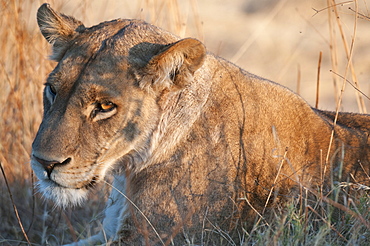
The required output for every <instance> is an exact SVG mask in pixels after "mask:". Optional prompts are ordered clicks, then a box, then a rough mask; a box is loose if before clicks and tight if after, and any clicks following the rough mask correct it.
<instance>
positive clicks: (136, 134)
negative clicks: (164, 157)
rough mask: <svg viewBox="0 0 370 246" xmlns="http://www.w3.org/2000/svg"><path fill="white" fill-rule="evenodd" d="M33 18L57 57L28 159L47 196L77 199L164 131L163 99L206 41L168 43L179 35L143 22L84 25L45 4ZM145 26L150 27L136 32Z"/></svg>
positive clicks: (145, 152) (193, 65)
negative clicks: (149, 33) (163, 32)
mask: <svg viewBox="0 0 370 246" xmlns="http://www.w3.org/2000/svg"><path fill="white" fill-rule="evenodd" d="M38 23H39V26H40V29H41V32H42V33H43V35H44V36H45V37H46V39H47V40H48V41H49V42H51V43H52V44H53V50H54V54H53V56H52V57H53V58H54V60H57V61H58V62H59V63H58V65H57V66H56V68H55V69H54V71H52V73H51V74H50V75H49V77H48V79H47V82H46V84H45V89H44V117H43V120H42V123H41V125H40V128H39V130H38V133H37V135H36V138H35V140H34V142H33V145H32V158H31V163H32V167H33V170H34V171H35V173H36V175H37V177H38V178H39V180H40V182H39V187H40V190H41V191H42V193H43V194H44V195H45V196H46V197H48V198H51V199H53V200H54V201H55V202H56V203H57V204H58V205H61V206H66V205H68V204H79V203H80V202H81V201H82V200H83V199H84V198H85V197H86V194H87V191H88V190H89V188H91V187H93V186H94V184H95V183H97V182H99V181H100V180H102V179H103V178H104V176H105V174H106V173H107V171H108V170H110V169H112V167H113V165H114V164H115V163H120V164H122V163H123V164H124V162H125V161H124V160H126V159H130V158H131V159H133V158H138V159H141V162H140V161H134V165H136V166H134V167H131V168H134V169H135V168H136V169H141V168H143V166H140V165H142V163H143V162H144V161H145V158H146V157H147V156H149V155H150V151H151V147H150V146H153V142H155V141H156V138H155V137H154V136H153V135H158V134H159V133H160V131H161V126H159V122H160V121H162V122H163V118H164V117H163V115H161V110H162V108H161V103H162V104H163V105H165V104H166V100H167V99H168V98H170V97H171V95H173V94H174V93H172V92H171V90H172V89H173V88H175V87H176V91H178V90H179V87H181V86H182V85H181V82H179V81H181V79H183V78H186V79H187V80H190V77H191V75H192V74H193V73H194V72H195V70H197V68H198V67H200V66H201V64H202V62H203V60H204V56H205V49H204V46H203V45H202V44H201V43H200V42H199V41H197V40H194V39H185V40H181V41H178V42H175V43H171V44H168V43H170V41H171V42H173V41H174V40H176V39H174V37H167V39H166V38H163V36H165V35H166V34H159V33H158V30H154V31H153V30H152V29H153V27H152V26H150V25H148V24H144V23H143V22H137V21H136V22H133V21H124V20H117V21H112V22H107V23H102V24H100V25H98V26H95V27H92V28H85V27H84V26H83V25H82V23H81V22H79V21H76V20H74V19H73V18H71V17H66V16H64V15H58V14H57V13H56V12H54V11H53V10H52V9H50V8H49V7H48V5H45V6H44V7H43V8H40V10H39V12H38ZM145 32H151V33H154V34H152V35H142V36H143V38H144V39H143V40H140V39H138V38H137V37H140V35H141V34H142V33H145ZM173 85H177V86H173ZM170 87H171V89H170ZM166 98H167V99H166ZM162 126H163V124H162ZM127 157H128V158H127Z"/></svg>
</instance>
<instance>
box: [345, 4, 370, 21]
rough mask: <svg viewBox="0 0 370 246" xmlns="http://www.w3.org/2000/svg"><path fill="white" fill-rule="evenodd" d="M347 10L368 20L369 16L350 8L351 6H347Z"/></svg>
mask: <svg viewBox="0 0 370 246" xmlns="http://www.w3.org/2000/svg"><path fill="white" fill-rule="evenodd" d="M348 9H349V10H351V11H353V12H354V13H356V14H357V15H359V16H360V17H362V18H364V19H366V20H370V17H369V16H366V15H364V14H361V13H359V12H357V11H356V10H354V9H352V8H351V7H348Z"/></svg>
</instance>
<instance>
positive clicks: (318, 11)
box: [312, 1, 353, 17]
mask: <svg viewBox="0 0 370 246" xmlns="http://www.w3.org/2000/svg"><path fill="white" fill-rule="evenodd" d="M352 2H353V1H346V2H341V3H336V4H333V5H330V6H328V7H326V8H323V9H319V10H317V9H315V8H312V9H313V10H314V11H315V12H316V13H315V14H314V15H313V16H312V17H314V16H315V15H317V14H318V13H320V12H322V11H324V10H326V9H330V8H333V7H335V6H337V5H344V4H349V3H352Z"/></svg>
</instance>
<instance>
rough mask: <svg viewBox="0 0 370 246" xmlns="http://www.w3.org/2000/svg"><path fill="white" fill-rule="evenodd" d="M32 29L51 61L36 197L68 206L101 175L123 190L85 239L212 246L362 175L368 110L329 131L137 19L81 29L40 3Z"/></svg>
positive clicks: (280, 97) (343, 118) (251, 80)
mask: <svg viewBox="0 0 370 246" xmlns="http://www.w3.org/2000/svg"><path fill="white" fill-rule="evenodd" d="M38 21H39V25H40V28H41V31H42V32H43V34H44V36H45V37H46V38H47V39H48V41H50V42H52V43H53V44H54V54H53V56H52V57H53V58H54V59H55V60H57V61H59V64H58V66H57V67H56V69H55V70H54V71H53V72H52V74H51V75H50V77H49V79H48V82H47V87H46V89H45V102H44V104H45V112H44V119H43V122H42V124H41V126H40V130H39V132H38V135H37V136H36V139H35V142H34V144H33V158H32V165H33V168H34V170H35V172H36V174H37V176H38V177H39V179H40V188H41V190H42V191H43V192H44V194H45V195H46V196H47V197H50V198H52V199H54V200H55V201H56V202H57V203H58V204H60V205H62V206H65V205H68V204H70V203H72V204H77V203H79V202H80V201H81V200H82V199H83V198H84V197H85V195H86V193H87V190H88V189H89V188H90V187H91V186H93V185H94V183H95V182H99V180H101V179H103V178H104V176H105V174H106V173H107V172H108V171H109V172H111V173H113V174H114V175H115V181H114V183H113V185H114V186H115V188H117V189H118V190H119V191H117V190H116V189H115V188H113V189H112V194H111V196H110V199H109V201H108V205H107V209H106V218H105V219H104V222H103V226H104V228H103V230H104V233H103V232H102V233H100V234H98V235H97V236H95V237H93V238H90V239H87V241H81V242H80V244H84V243H91V242H95V243H96V242H104V241H105V240H106V239H108V240H120V241H121V242H122V243H123V244H127V245H140V244H145V243H148V244H149V245H154V244H159V242H160V240H159V237H160V238H161V240H162V241H164V242H166V241H168V240H173V242H174V243H175V245H181V244H184V243H185V242H186V240H185V239H184V237H188V240H189V241H194V243H198V244H205V245H213V244H215V245H218V244H220V243H221V241H222V240H225V239H223V238H224V237H223V236H222V235H221V234H223V233H226V234H227V235H228V236H227V237H229V236H230V238H231V239H233V240H238V235H239V236H240V235H241V234H242V231H241V229H240V228H242V227H244V228H247V227H250V226H251V224H245V223H252V222H253V219H254V218H255V216H256V213H255V210H254V209H256V210H257V211H261V210H262V209H263V207H264V206H265V204H266V203H267V201H268V200H270V201H278V200H279V199H280V197H289V196H292V195H294V194H295V193H294V192H295V190H296V187H297V186H299V185H300V186H301V187H307V189H311V188H312V187H315V186H316V185H321V183H325V182H326V180H328V179H329V177H331V176H338V177H341V178H342V179H344V180H347V178H348V177H350V176H349V175H350V174H352V175H353V177H355V178H356V179H357V180H358V181H364V182H365V181H366V179H368V178H367V176H366V174H365V171H366V172H367V173H369V171H370V163H369V159H370V156H369V155H370V154H369V153H370V147H369V145H370V140H369V133H370V116H369V115H359V114H342V113H340V114H339V117H338V121H337V124H336V126H335V127H334V126H333V121H334V118H335V114H334V113H332V112H326V111H319V110H316V109H313V108H311V107H310V106H309V105H308V104H307V103H306V102H305V101H304V100H303V99H301V98H300V97H299V96H297V95H296V94H294V93H293V92H291V91H289V90H288V89H286V88H285V87H282V86H280V85H278V84H275V83H273V82H270V81H267V80H264V79H261V78H259V77H257V76H254V75H252V74H249V73H247V72H245V71H243V70H241V69H240V68H238V67H236V66H235V65H233V64H231V63H229V62H227V61H225V60H222V59H220V58H218V57H215V56H214V55H212V54H210V53H206V51H205V49H204V46H203V45H202V44H201V43H200V42H199V41H196V40H194V39H184V40H180V41H179V39H178V38H176V37H175V36H173V35H171V34H169V33H167V32H165V31H163V30H161V29H159V28H156V27H153V26H151V25H149V24H146V23H145V22H142V21H135V20H117V21H112V22H106V23H102V24H100V25H98V26H95V27H92V28H89V29H86V28H84V27H83V26H82V23H80V22H77V21H75V20H74V19H71V18H70V17H65V16H61V15H58V14H57V13H55V12H54V11H52V10H51V9H50V8H49V7H48V6H47V5H43V6H42V7H41V8H40V10H39V14H38ZM112 105H113V106H112ZM333 129H335V131H334V135H333V136H334V137H333V141H331V135H332V131H333ZM329 146H330V149H329ZM328 151H329V156H328V158H327V153H328ZM341 164H343V172H340V171H339V167H340V165H341ZM44 169H45V170H46V171H44ZM364 169H365V170H364ZM333 170H334V171H333ZM366 182H368V180H367V181H366ZM121 192H122V193H123V194H124V195H123V194H121ZM126 196H127V197H128V198H129V200H127V199H126ZM133 204H134V205H133ZM251 206H252V207H253V209H252V208H251ZM143 215H145V218H144V217H143ZM148 221H150V223H148ZM154 229H155V230H154ZM156 233H158V234H156ZM238 233H239V234H238ZM104 235H105V236H104ZM220 240H221V241H220ZM226 242H227V240H226V241H223V244H226ZM236 243H237V244H238V242H236Z"/></svg>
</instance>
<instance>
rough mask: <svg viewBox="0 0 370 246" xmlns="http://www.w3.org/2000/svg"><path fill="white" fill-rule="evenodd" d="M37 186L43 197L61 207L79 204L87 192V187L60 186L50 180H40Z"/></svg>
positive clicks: (84, 198)
mask: <svg viewBox="0 0 370 246" xmlns="http://www.w3.org/2000/svg"><path fill="white" fill-rule="evenodd" d="M37 187H38V190H39V191H40V192H41V193H42V195H43V196H44V197H45V198H47V199H50V200H53V201H54V202H55V205H56V206H58V207H62V208H66V207H72V206H79V205H81V204H82V203H83V202H84V201H85V200H86V198H87V194H88V192H89V191H88V189H87V188H80V189H73V188H66V187H62V186H60V185H58V184H56V183H55V182H53V181H51V180H40V181H39V182H38V183H37Z"/></svg>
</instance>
